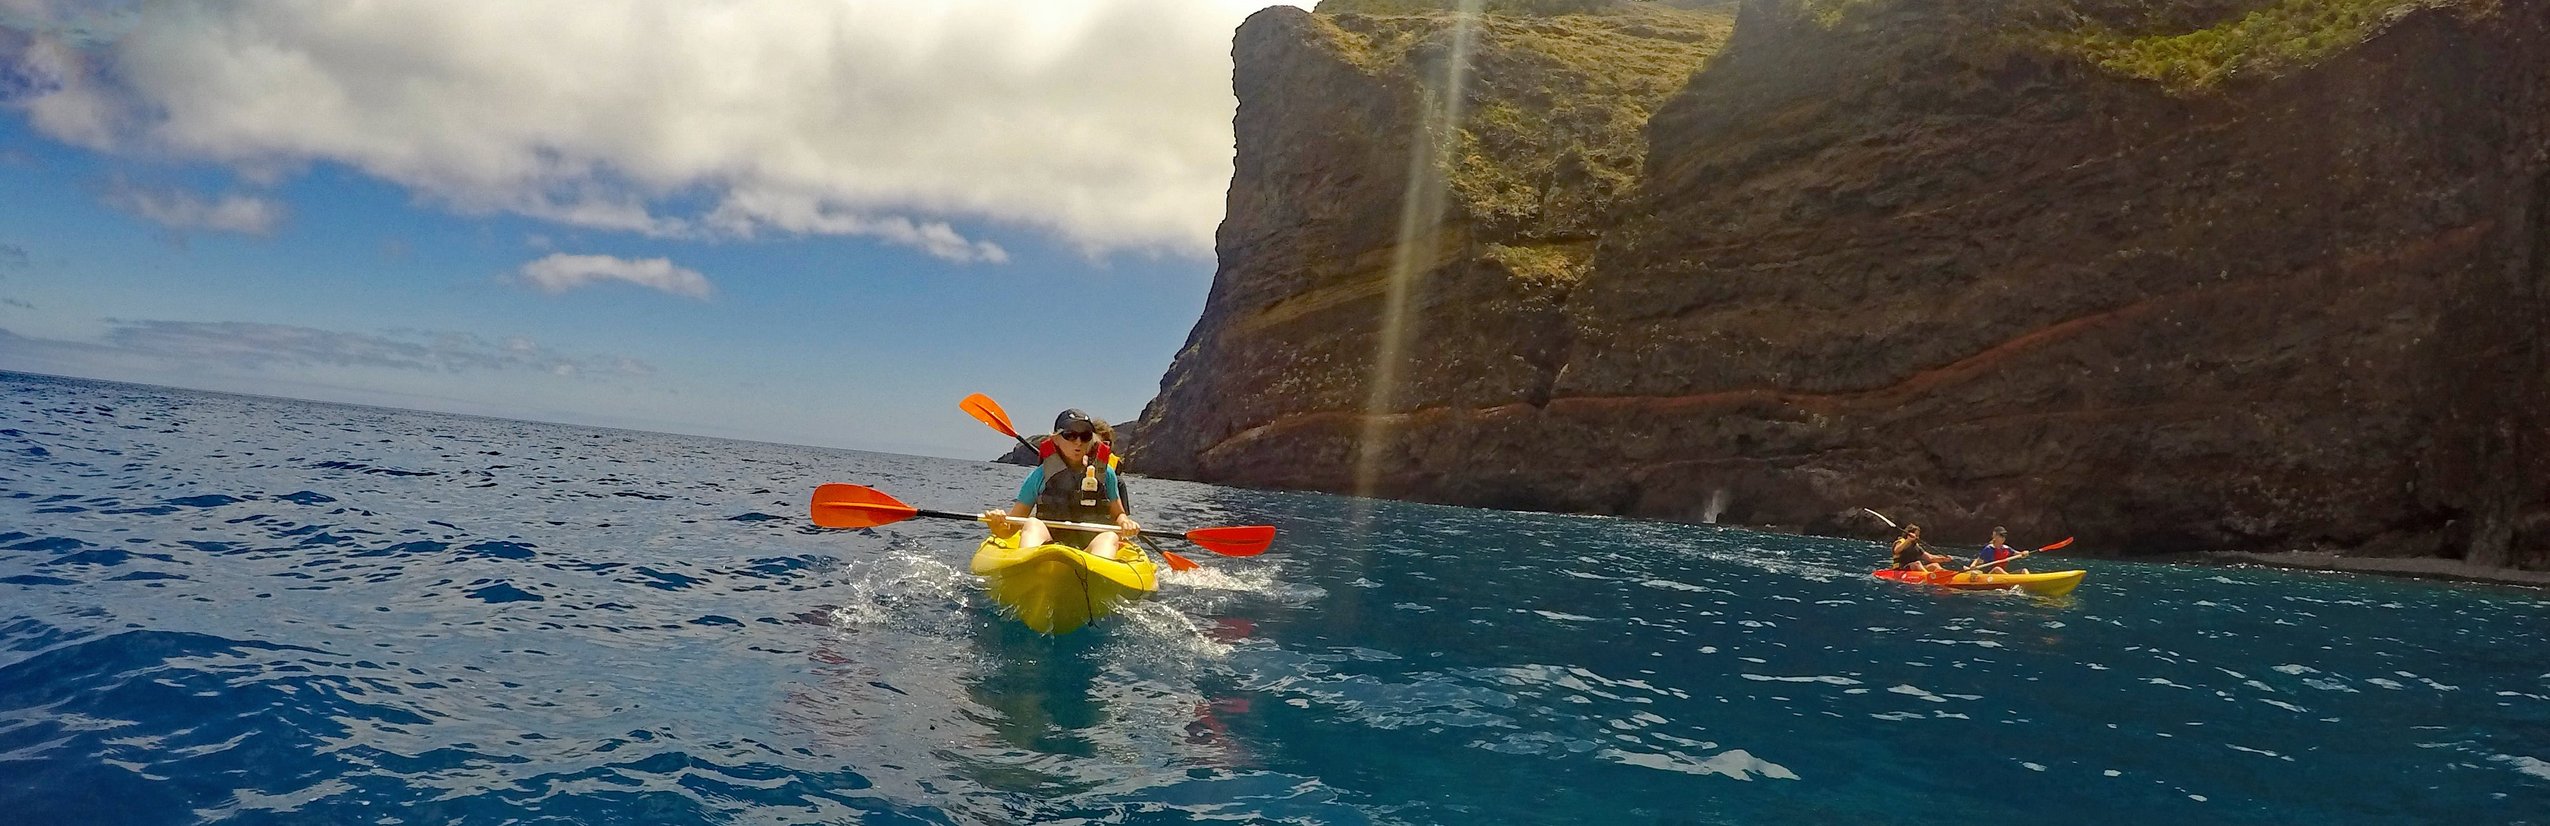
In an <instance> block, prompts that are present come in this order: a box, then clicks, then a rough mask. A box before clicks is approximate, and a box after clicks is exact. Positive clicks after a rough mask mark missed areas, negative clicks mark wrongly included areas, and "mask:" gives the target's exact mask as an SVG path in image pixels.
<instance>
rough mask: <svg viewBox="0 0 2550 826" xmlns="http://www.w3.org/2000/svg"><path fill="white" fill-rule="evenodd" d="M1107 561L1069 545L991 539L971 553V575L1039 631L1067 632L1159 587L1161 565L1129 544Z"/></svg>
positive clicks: (1051, 632) (994, 596) (1013, 538)
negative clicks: (1031, 544)
mask: <svg viewBox="0 0 2550 826" xmlns="http://www.w3.org/2000/svg"><path fill="white" fill-rule="evenodd" d="M1116 550H1117V553H1118V555H1119V558H1117V559H1108V558H1105V557H1101V556H1097V555H1095V554H1091V553H1089V552H1088V551H1084V550H1081V549H1079V548H1074V547H1072V546H1069V545H1060V544H1055V545H1039V546H1036V547H1033V548H1021V547H1018V537H1017V536H1016V535H1012V536H1010V537H1008V538H1002V537H997V536H996V537H992V538H990V539H985V540H983V546H982V547H981V548H979V549H977V550H975V551H974V565H973V569H974V573H975V575H977V576H980V577H982V578H983V587H984V589H985V590H988V591H990V592H991V594H992V600H993V601H994V602H998V603H1000V604H1001V607H1002V608H1004V609H1007V610H1008V611H1010V612H1011V613H1014V614H1017V615H1018V620H1019V621H1020V622H1024V623H1027V627H1029V628H1033V629H1035V630H1036V631H1037V633H1041V634H1068V633H1071V632H1072V631H1075V630H1078V629H1079V628H1080V626H1083V625H1088V624H1089V623H1090V621H1092V620H1096V619H1098V618H1100V617H1104V616H1106V615H1108V614H1111V613H1115V610H1116V606H1118V605H1121V604H1124V603H1127V602H1131V601H1133V600H1137V599H1141V598H1143V597H1147V596H1150V595H1151V592H1153V591H1156V590H1159V589H1160V578H1159V574H1160V566H1159V565H1158V564H1157V563H1154V562H1152V561H1151V555H1150V554H1146V553H1143V552H1142V549H1141V548H1140V547H1138V546H1135V545H1134V544H1132V543H1130V542H1128V543H1124V544H1122V545H1119V546H1117V548H1116Z"/></svg>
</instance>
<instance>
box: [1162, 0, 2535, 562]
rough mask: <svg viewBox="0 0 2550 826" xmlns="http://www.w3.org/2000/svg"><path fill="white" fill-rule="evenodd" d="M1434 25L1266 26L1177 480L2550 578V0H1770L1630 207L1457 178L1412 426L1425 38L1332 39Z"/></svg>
mask: <svg viewBox="0 0 2550 826" xmlns="http://www.w3.org/2000/svg"><path fill="white" fill-rule="evenodd" d="M2319 6H2328V7H2331V8H2330V9H2320V8H2318V7H2319ZM1394 19H1395V20H1399V21H1400V22H1397V23H1394V24H1391V25H1403V26H1415V25H1419V24H1418V23H1416V22H1411V21H1419V20H1422V21H1428V22H1431V23H1432V24H1433V25H1434V26H1435V27H1436V29H1438V30H1440V29H1441V28H1442V27H1443V26H1444V21H1443V19H1442V18H1440V17H1435V18H1423V17H1420V18H1404V19H1399V18H1374V19H1359V18H1356V17H1354V16H1339V17H1337V18H1336V19H1335V20H1334V21H1331V20H1328V19H1323V18H1319V17H1314V16H1311V15H1307V14H1302V13H1299V12H1297V11H1291V12H1288V11H1285V10H1270V11H1269V12H1266V13H1262V14H1261V15H1259V16H1258V17H1257V18H1254V19H1252V20H1251V21H1250V23H1249V24H1248V25H1246V26H1244V27H1243V28H1242V30H1241V33H1240V37H1239V44H1238V47H1237V51H1236V54H1237V55H1238V57H1239V64H1238V67H1239V68H1238V75H1239V77H1238V82H1237V88H1238V91H1239V93H1240V100H1241V110H1240V118H1239V129H1240V131H1239V136H1240V156H1239V166H1238V172H1237V175H1236V177H1235V179H1234V181H1233V184H1232V194H1231V212H1230V214H1229V217H1228V218H1227V219H1226V222H1225V224H1224V226H1223V229H1222V238H1221V256H1222V257H1221V270H1220V272H1219V273H1218V274H1217V276H1216V283H1215V286H1214V291H1213V294H1212V297H1211V299H1210V301H1209V303H1208V306H1207V309H1206V312H1205V315H1204V317H1203V319H1202V320H1201V321H1200V322H1199V324H1198V326H1197V328H1196V330H1195V332H1194V333H1193V335H1192V337H1191V339H1190V342H1189V346H1188V348H1187V350H1186V351H1185V352H1183V353H1182V354H1181V355H1180V357H1179V359H1178V361H1177V362H1176V363H1175V364H1174V365H1173V366H1172V368H1171V371H1170V374H1169V376H1168V377H1167V378H1165V379H1164V380H1163V384H1162V394H1161V396H1160V397H1159V398H1158V399H1157V400H1155V401H1154V402H1153V404H1152V406H1151V407H1150V409H1149V410H1147V411H1146V413H1145V422H1146V426H1147V427H1148V428H1149V430H1148V431H1147V433H1148V437H1147V438H1145V439H1144V440H1143V441H1142V442H1141V443H1140V444H1139V445H1137V446H1136V447H1137V448H1138V449H1139V450H1140V451H1142V452H1141V453H1140V454H1138V455H1139V456H1140V458H1141V459H1142V462H1143V466H1144V467H1145V468H1147V469H1149V470H1150V471H1152V472H1155V473H1167V474H1170V475H1181V476H1187V477H1191V478H1198V479H1204V480H1210V481H1221V482H1232V483H1238V484H1248V485H1269V486H1285V487H1302V488H1314V489H1323V490H1340V491H1343V490H1351V489H1353V488H1354V487H1355V486H1356V482H1357V480H1356V479H1355V478H1354V476H1353V469H1354V466H1355V459H1356V457H1357V456H1358V454H1357V451H1358V450H1360V449H1363V446H1364V445H1373V446H1374V449H1376V450H1378V451H1379V453H1378V454H1377V455H1376V457H1375V458H1377V460H1378V461H1377V462H1376V464H1377V466H1378V467H1381V468H1384V469H1385V473H1383V474H1382V475H1381V476H1380V477H1378V478H1377V479H1373V480H1368V481H1371V482H1372V483H1373V484H1372V485H1371V490H1370V492H1372V493H1375V494H1377V495H1384V496H1393V497H1404V498H1415V499H1424V500H1431V501H1442V502H1451V503H1459V504H1476V505H1487V506H1498V507H1528V508H1544V509H1555V510H1581V511H1592V512H1604V513H1621V514H1630V515H1639V516H1653V517H1665V518H1678V519H1695V518H1701V517H1705V516H1716V517H1718V518H1720V519H1722V520H1724V521H1732V522H1743V523H1755V524H1773V525H1783V526H1789V527H1796V528H1803V529H1807V530H1814V531H1825V532H1837V533H1863V534H1865V533H1869V532H1871V531H1872V530H1875V529H1878V528H1880V527H1881V526H1877V525H1875V524H1874V523H1873V522H1872V521H1870V520H1867V519H1866V518H1865V517H1864V516H1860V517H1854V516H1853V514H1854V513H1855V512H1856V509H1857V508H1858V507H1860V506H1874V507H1877V508H1879V509H1880V510H1885V511H1887V512H1889V513H1890V514H1892V515H1895V516H1896V517H1897V518H1898V519H1906V518H1910V519H1917V520H1919V521H1922V522H1923V523H1925V525H1927V526H1929V527H1931V528H1932V531H1931V532H1932V533H1933V534H1934V535H1939V534H1946V535H1949V536H1961V535H1976V536H1979V535H1980V534H1981V532H1982V531H1983V530H1984V529H1986V528H1988V527H1989V525H1991V524H2006V525H2008V526H2010V527H2011V528H2012V529H2013V531H2014V533H2016V534H2017V535H2019V536H2021V537H2030V536H2038V537H2049V538H2051V537H2060V536H2064V535H2080V536H2082V537H2084V544H2096V545H2098V546H2101V547H2103V548H2105V549H2107V550H2109V551H2111V552H2116V553H2144V552H2170V551H2184V550H2204V549H2265V550H2280V549H2289V548H2305V547H2327V548H2336V549H2344V550H2348V551H2353V552H2359V553H2370V554H2386V555H2433V556H2445V557H2459V558H2466V559H2468V560H2470V561H2472V562H2477V563H2483V564H2493V565H2511V566H2517V567H2532V568H2550V425H2545V422H2550V418H2546V417H2544V416H2542V415H2541V414H2540V413H2539V412H2538V411H2541V410H2544V409H2545V405H2550V359H2546V358H2545V353H2544V348H2545V341H2544V331H2545V327H2546V326H2550V293H2545V291H2546V290H2550V129H2545V128H2544V127H2545V126H2550V108H2545V106H2544V104H2546V103H2550V2H2545V1H2544V0H2498V1H2496V2H2485V1H2482V2H2464V3H2405V2H2403V3H2387V4H2386V3H2364V2H2340V0H2330V1H2329V2H2327V3H2313V2H2309V0H2282V2H2266V1H2265V0H2256V1H2255V2H2239V1H2237V0H2218V1H2217V2H2182V3H2149V2H2129V1H2128V0H2111V1H2110V2H2104V3H2099V2H2074V3H2061V4H2058V3H2050V2H2044V0H2005V1H2004V2H1991V1H1990V0H1899V1H1895V2H1890V1H1889V0H1807V1H1806V2H1799V1H1798V0H1779V1H1777V2H1775V1H1773V0H1758V1H1756V2H1748V3H1746V4H1745V5H1744V6H1743V7H1742V8H1741V11H1740V12H1739V13H1738V14H1737V16H1736V20H1735V22H1734V26H1733V33H1732V35H1731V37H1730V38H1729V39H1728V40H1726V42H1725V44H1724V46H1723V49H1722V50H1720V51H1718V53H1717V54H1716V55H1715V56H1714V57H1713V58H1711V59H1710V60H1709V62H1708V64H1707V66H1706V68H1705V69H1704V70H1701V71H1699V72H1697V73H1695V74H1692V75H1690V76H1689V79H1688V83H1687V85H1684V86H1682V87H1681V88H1680V89H1679V90H1678V91H1675V92H1673V93H1671V94H1670V95H1668V96H1667V97H1665V98H1663V99H1662V100H1661V102H1660V105H1659V106H1658V107H1657V108H1656V109H1655V110H1654V112H1653V114H1652V117H1650V118H1648V119H1647V120H1646V122H1645V131H1644V133H1643V137H1644V139H1645V146H1643V147H1641V149H1642V150H1643V153H1644V154H1643V161H1642V162H1641V163H1640V165H1639V166H1638V167H1637V170H1636V174H1635V175H1634V176H1632V178H1631V179H1630V180H1628V181H1627V182H1626V183H1624V184H1623V185H1621V186H1620V187H1618V188H1617V189H1615V190H1612V191H1611V192H1610V194H1611V196H1612V197H1611V198H1610V199H1609V200H1608V201H1604V200H1601V199H1589V200H1587V201H1586V202H1585V203H1582V204H1574V203H1571V202H1568V201H1566V200H1564V199H1562V198H1557V197H1544V198H1543V199H1541V204H1542V205H1543V209H1542V213H1543V214H1542V216H1541V218H1542V220H1540V221H1539V222H1538V223H1534V222H1532V221H1515V220H1512V219H1511V217H1510V216H1508V215H1504V214H1501V213H1498V212H1496V211H1495V210H1493V209H1483V208H1481V206H1480V204H1481V203H1486V202H1485V201H1483V199H1480V198H1476V197H1472V196H1470V195H1467V194H1463V193H1461V192H1460V191H1459V187H1457V186H1456V187H1455V188H1454V189H1455V192H1454V197H1452V198H1451V199H1450V202H1451V204H1452V206H1451V208H1450V209H1449V210H1448V211H1447V212H1446V213H1445V215H1444V216H1443V217H1442V219H1441V220H1440V221H1436V222H1433V223H1431V224H1429V225H1428V227H1427V228H1428V232H1426V233H1424V235H1423V237H1422V238H1421V239H1420V243H1422V244H1424V245H1425V246H1424V249H1425V250H1426V252H1427V254H1428V255H1429V256H1430V258H1429V259H1428V260H1429V262H1430V263H1431V266H1429V267H1427V268H1425V270H1424V271H1423V274H1422V276H1421V277H1420V278H1419V280H1418V281H1416V282H1415V283H1416V285H1417V286H1416V287H1415V290H1416V293H1415V296H1416V297H1415V298H1414V300H1413V302H1412V303H1413V304H1415V305H1416V307H1417V309H1416V311H1415V312H1414V313H1413V316H1414V318H1415V321H1414V323H1415V324H1416V329H1417V331H1418V332H1417V333H1416V337H1415V338H1414V339H1413V340H1411V343H1410V345H1409V346H1408V347H1407V348H1406V349H1404V350H1403V351H1402V352H1403V353H1404V354H1405V356H1406V358H1407V361H1408V365H1407V366H1405V367H1402V368H1401V369H1400V372H1399V375H1401V376H1403V377H1407V378H1409V379H1411V380H1410V381H1408V382H1406V383H1405V385H1404V386H1402V387H1400V388H1398V389H1397V390H1396V391H1395V392H1393V393H1389V394H1383V398H1384V400H1385V402H1386V403H1385V404H1384V405H1383V407H1382V410H1381V411H1380V412H1379V413H1378V414H1377V415H1376V414H1375V413H1372V412H1370V411H1368V410H1367V409H1366V408H1367V406H1368V402H1369V401H1370V400H1371V399H1372V398H1373V394H1370V393H1369V392H1368V388H1367V387H1366V386H1365V384H1364V383H1365V382H1367V381H1369V378H1368V377H1369V376H1370V375H1372V369H1371V368H1372V364H1371V361H1372V359H1373V347H1372V346H1371V345H1372V344H1373V343H1374V342H1375V341H1376V340H1377V338H1378V336H1379V335H1380V333H1379V331H1380V330H1381V329H1382V328H1381V324H1382V319H1381V318H1380V313H1379V311H1378V304H1379V301H1378V299H1377V297H1376V296H1377V293H1374V292H1371V291H1370V288H1368V287H1367V288H1358V287H1357V286H1356V285H1358V284H1361V283H1363V282H1361V281H1358V280H1356V279H1357V278H1358V277H1359V273H1360V272H1361V270H1359V269H1358V267H1359V266H1363V267H1368V266H1369V265H1370V263H1371V262H1373V261H1375V260H1379V259H1387V258H1389V257H1390V256H1391V255H1392V254H1393V253H1394V252H1396V251H1397V250H1396V245H1397V244H1398V238H1397V237H1396V233H1395V230H1396V229H1397V227H1398V225H1399V220H1398V219H1399V216H1398V212H1397V211H1398V209H1399V206H1400V202H1401V199H1402V197H1403V193H1404V192H1405V190H1406V188H1407V187H1406V180H1407V178H1408V177H1409V171H1408V170H1409V157H1410V154H1409V153H1410V150H1411V147H1412V146H1413V145H1414V143H1413V142H1414V141H1418V140H1422V138H1420V137H1413V136H1411V130H1410V128H1409V127H1411V126H1413V125H1414V124H1415V123H1417V122H1418V120H1417V117H1416V115H1415V112H1416V111H1418V109H1419V108H1420V106H1421V105H1422V100H1421V98H1423V97H1424V95H1425V88H1426V87H1425V86H1424V85H1423V83H1422V82H1421V81H1419V80H1417V78H1422V77H1425V76H1426V75H1425V73H1424V67H1423V66H1421V65H1419V64H1421V63H1422V50H1419V52H1418V54H1419V58H1417V59H1412V60H1410V61H1407V62H1405V63H1402V64H1392V67H1395V68H1397V69H1399V71H1397V72H1393V71H1388V70H1380V71H1376V70H1375V69H1374V68H1373V67H1372V66H1371V65H1369V62H1367V63H1366V64H1363V65H1359V64H1358V63H1357V62H1356V61H1355V59H1354V57H1355V54H1354V52H1352V51H1351V50H1350V49H1348V48H1344V47H1341V46H1340V45H1339V44H1340V42H1341V40H1340V38H1338V37H1337V34H1338V33H1339V32H1347V33H1350V34H1351V33H1352V32H1353V31H1354V30H1355V29H1356V28H1357V27H1359V26H1360V27H1364V28H1367V29H1369V28H1376V27H1380V26H1383V25H1384V22H1381V21H1386V20H1394ZM1342 42H1343V43H1345V44H1347V45H1348V46H1352V45H1354V44H1355V43H1357V42H1358V41H1354V40H1352V39H1346V40H1343V41H1342ZM1712 45H1714V44H1712ZM1392 67H1385V68H1392ZM1478 72H1479V79H1480V80H1481V82H1482V83H1484V84H1493V83H1494V82H1495V81H1494V80H1493V78H1495V77H1496V71H1495V69H1494V68H1492V67H1487V66H1482V67H1480V68H1479V69H1478ZM1478 94H1486V95H1493V94H1495V91H1494V90H1493V88H1490V89H1489V90H1488V91H1486V92H1481V93H1478ZM1552 105H1553V106H1556V107H1562V108H1563V107H1564V106H1566V105H1567V101H1566V99H1565V97H1564V96H1559V97H1557V98H1556V99H1554V100H1553V101H1552ZM1489 154H1491V155H1493V154H1494V153H1493V150H1490V153H1489ZM1432 162H1433V163H1436V164H1438V165H1447V164H1450V163H1452V161H1451V160H1448V159H1442V158H1438V159H1435V160H1434V161H1432ZM1456 177H1457V176H1456ZM1561 177H1562V176H1556V175H1553V176H1548V177H1546V178H1544V179H1541V180H1540V181H1538V182H1536V183H1543V184H1546V185H1545V186H1543V188H1542V190H1541V191H1542V192H1543V193H1556V192H1560V191H1563V190H1564V189H1565V188H1564V187H1563V186H1559V185H1557V183H1556V182H1558V181H1559V180H1561ZM1553 216H1555V217H1553ZM1555 224H1564V225H1565V226H1566V227H1567V228H1566V229H1555V228H1553V225H1555ZM1516 249H1522V250H1526V251H1530V252H1535V253H1542V252H1561V253H1570V254H1575V255H1579V256H1581V257H1578V258H1563V259H1562V260H1563V261H1564V262H1565V264H1566V266H1563V267H1559V268H1556V269H1557V270H1559V272H1558V273H1557V274H1556V275H1555V276H1552V275H1550V274H1549V273H1548V271H1549V270H1551V269H1552V268H1549V267H1541V268H1539V269H1538V270H1537V271H1535V272H1531V273H1527V272H1526V271H1530V270H1534V268H1533V267H1530V266H1518V265H1517V262H1521V263H1523V264H1526V265H1528V264H1530V263H1532V262H1533V261H1536V260H1537V261H1545V260H1547V258H1548V257H1549V256H1542V257H1541V258H1538V259H1535V258H1532V257H1530V256H1519V255H1515V254H1513V252H1512V251H1513V250H1516ZM1569 267H1572V268H1573V269H1569ZM1359 289H1360V290H1362V291H1358V290H1359ZM1376 425H1378V426H1377V427H1376ZM1375 432H1378V433H1380V434H1381V435H1382V438H1380V439H1378V440H1373V439H1371V438H1370V437H1369V434H1372V433H1375ZM1713 511H1718V512H1716V513H1712V512H1713Z"/></svg>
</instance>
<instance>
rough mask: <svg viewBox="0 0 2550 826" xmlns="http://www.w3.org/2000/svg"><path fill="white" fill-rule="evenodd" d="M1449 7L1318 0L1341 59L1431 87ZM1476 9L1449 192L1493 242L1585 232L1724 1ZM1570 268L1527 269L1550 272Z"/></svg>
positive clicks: (1717, 32) (1581, 0) (1632, 167)
mask: <svg viewBox="0 0 2550 826" xmlns="http://www.w3.org/2000/svg"><path fill="white" fill-rule="evenodd" d="M1457 6H1458V3H1457V2H1455V0H1327V2H1323V3H1321V4H1320V6H1319V11H1320V13H1321V15H1322V19H1323V20H1325V21H1327V23H1328V25H1329V27H1330V29H1331V34H1332V35H1333V36H1334V37H1335V38H1336V42H1337V44H1338V46H1339V51H1340V53H1341V54H1342V55H1344V56H1345V57H1346V59H1347V60H1348V61H1350V62H1352V63H1354V64H1355V65H1357V66H1359V67H1361V68H1362V69H1363V70H1364V71H1366V72H1368V73H1371V74H1372V75H1374V76H1376V77H1384V78H1395V79H1399V80H1402V81H1405V82H1409V83H1411V84H1413V85H1415V86H1417V87H1420V88H1429V89H1431V88H1436V87H1439V86H1440V84H1441V83H1442V78H1441V74H1442V68H1441V65H1442V60H1443V59H1444V58H1445V55H1446V54H1447V53H1448V52H1449V48H1450V43H1451V39H1452V37H1453V35H1452V30H1453V28H1454V26H1455V22H1454V18H1455V15H1453V14H1451V13H1449V12H1447V11H1446V9H1449V8H1454V7H1457ZM1486 8H1487V10H1488V12H1487V14H1485V15H1483V16H1482V17H1481V18H1480V19H1479V20H1478V28H1477V30H1476V40H1475V44H1474V47H1473V50H1472V52H1471V54H1470V61H1471V63H1470V65H1471V72H1470V76H1469V82H1468V90H1467V91H1468V97H1467V100H1466V101H1465V104H1466V105H1465V107H1464V108H1465V111H1466V115H1465V117H1464V118H1463V120H1462V123H1461V125H1460V132H1459V134H1457V135H1453V136H1452V137H1453V153H1452V156H1451V157H1449V158H1447V159H1445V160H1444V161H1443V162H1442V164H1443V169H1442V172H1443V173H1444V175H1445V179H1446V182H1447V183H1448V185H1449V188H1450V189H1451V191H1452V194H1453V197H1454V198H1455V200H1456V201H1457V202H1458V203H1459V204H1460V206H1461V210H1462V212H1463V214H1464V215H1465V216H1466V217H1468V218H1469V219H1470V220H1471V221H1473V222H1475V223H1476V224H1477V225H1478V226H1479V227H1480V228H1481V229H1483V230H1485V231H1486V235H1487V236H1488V237H1491V238H1503V239H1509V240H1515V241H1517V242H1518V243H1527V244H1528V243H1540V242H1567V241H1574V240H1582V239H1586V238H1591V237H1594V236H1595V235H1596V234H1598V233H1599V232H1600V229H1601V227H1602V226H1603V225H1604V223H1605V221H1606V220H1607V219H1606V217H1605V216H1606V214H1607V213H1608V212H1609V211H1610V210H1611V208H1612V207H1613V205H1615V204H1618V203H1620V202H1621V201H1622V200H1624V199H1626V198H1628V197H1630V196H1631V195H1633V194H1635V192H1636V190H1637V187H1638V178H1639V175H1640V171H1641V167H1642V166H1643V165H1644V164H1645V162H1646V152H1647V138H1646V132H1645V130H1646V124H1647V117H1648V115H1649V114H1651V113H1653V112H1654V110H1655V108H1656V107H1657V106H1659V105H1661V104H1662V103H1663V102H1664V101H1665V99H1666V98H1668V97H1670V96H1671V95H1673V94H1674V93H1675V92H1677V91H1679V90H1681V89H1682V87H1683V86H1684V85H1685V84H1686V83H1688V82H1689V81H1690V78H1691V74H1692V72H1693V71H1695V70H1697V69H1699V68H1700V66H1701V64H1702V63H1703V62H1704V61H1706V60H1707V58H1708V57H1709V55H1710V54H1712V53H1714V52H1715V51H1716V50H1717V49H1718V48H1719V47H1720V46H1721V45H1723V44H1724V43H1725V42H1726V38H1727V35H1728V34H1729V32H1730V31H1731V29H1732V27H1733V24H1734V13H1733V5H1732V4H1731V3H1725V2H1712V0H1681V2H1654V0H1488V2H1487V3H1486ZM1408 126H1409V128H1416V124H1414V123H1411V124H1409V125H1408ZM1574 254H1575V253H1569V255H1574ZM1500 260H1502V259H1500ZM1518 260H1520V259H1518ZM1580 265H1581V262H1579V264H1572V265H1567V266H1551V267H1540V266H1533V267H1531V269H1532V270H1533V271H1534V273H1535V274H1536V275H1538V276H1541V277H1551V276H1555V275H1556V274H1558V273H1565V272H1574V271H1577V270H1579V269H1581V266H1580ZM1518 274H1520V273H1519V272H1518Z"/></svg>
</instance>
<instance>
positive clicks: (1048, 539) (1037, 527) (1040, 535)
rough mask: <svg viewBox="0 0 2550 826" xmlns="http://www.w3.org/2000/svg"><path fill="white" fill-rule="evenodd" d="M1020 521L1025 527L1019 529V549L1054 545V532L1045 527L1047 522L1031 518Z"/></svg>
mask: <svg viewBox="0 0 2550 826" xmlns="http://www.w3.org/2000/svg"><path fill="white" fill-rule="evenodd" d="M1018 521H1019V522H1021V523H1022V525H1023V526H1022V527H1020V528H1019V529H1018V547H1021V548H1035V547H1040V546H1044V545H1051V544H1054V532H1053V530H1052V529H1050V528H1047V527H1045V520H1042V519H1038V518H1035V517H1033V516H1030V517H1027V518H1025V519H1021V520H1018Z"/></svg>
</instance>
